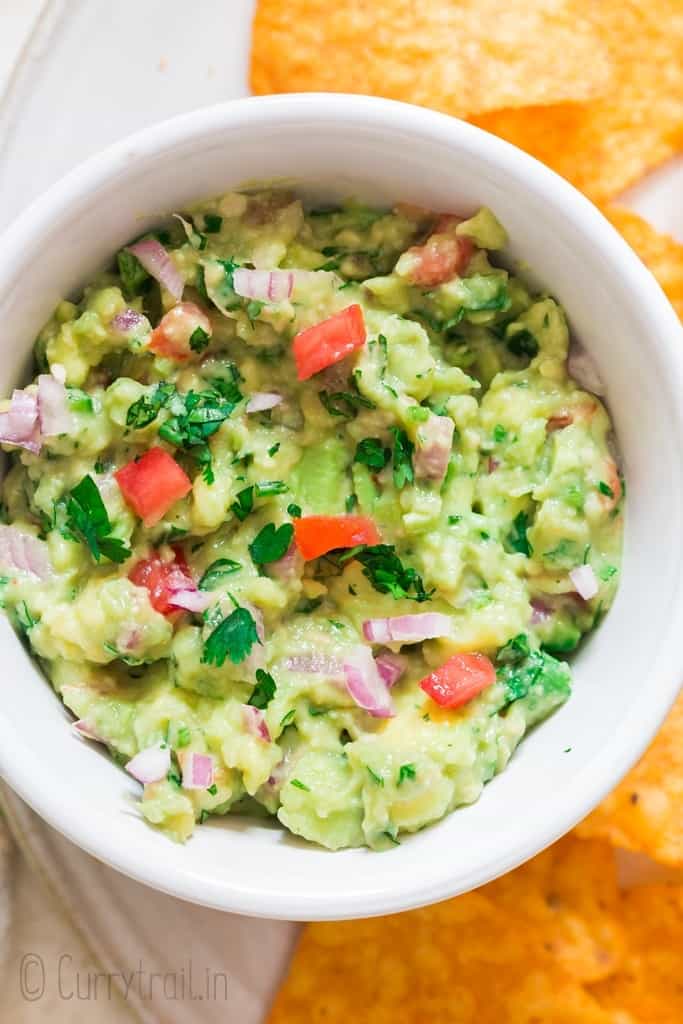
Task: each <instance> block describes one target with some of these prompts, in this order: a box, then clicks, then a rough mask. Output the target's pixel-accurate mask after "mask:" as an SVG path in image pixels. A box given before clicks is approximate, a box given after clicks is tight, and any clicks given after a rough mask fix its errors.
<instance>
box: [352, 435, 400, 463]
mask: <svg viewBox="0 0 683 1024" xmlns="http://www.w3.org/2000/svg"><path fill="white" fill-rule="evenodd" d="M390 458H391V450H390V449H389V448H385V446H384V445H383V444H382V442H381V440H380V439H379V438H378V437H364V438H363V440H362V441H359V442H358V445H357V446H356V454H355V455H354V457H353V461H354V462H360V463H361V464H362V465H364V466H369V467H370V469H374V470H380V469H384V467H385V466H386V464H387V463H388V461H389V459H390Z"/></svg>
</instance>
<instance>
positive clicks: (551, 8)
mask: <svg viewBox="0 0 683 1024" xmlns="http://www.w3.org/2000/svg"><path fill="white" fill-rule="evenodd" d="M590 7H591V0H421V2H419V3H417V2H416V0H385V2H384V3H371V2H369V0H336V2H333V3H331V2H330V0H289V2H288V3H282V2H281V0H260V2H259V5H258V8H257V12H256V17H255V21H254V31H253V47H252V62H251V86H252V89H253V91H254V92H255V93H273V92H309V91H319V92H352V93H364V94H375V95H378V96H388V97H390V98H392V99H398V100H406V101H408V102H410V103H417V104H420V105H422V106H427V107H432V108H434V109H435V110H443V111H445V112H446V113H448V114H455V115H458V116H461V117H462V116H466V115H470V114H475V113H481V112H483V111H486V110H496V109H499V108H500V107H520V106H528V105H529V104H533V103H559V102H562V101H564V100H573V101H578V100H586V99H590V98H592V97H594V96H598V95H602V94H604V92H605V90H606V89H607V86H608V82H609V79H610V77H611V68H610V65H609V60H608V57H607V48H606V46H605V45H604V44H603V42H602V39H601V37H600V36H599V35H598V34H597V33H596V32H595V31H594V29H593V28H592V26H591V24H590V22H589V21H588V20H587V13H588V11H589V10H590Z"/></svg>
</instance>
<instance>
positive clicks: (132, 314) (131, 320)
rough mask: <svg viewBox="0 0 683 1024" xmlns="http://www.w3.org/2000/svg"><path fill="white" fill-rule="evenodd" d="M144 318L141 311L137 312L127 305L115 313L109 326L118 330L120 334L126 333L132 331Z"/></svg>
mask: <svg viewBox="0 0 683 1024" xmlns="http://www.w3.org/2000/svg"><path fill="white" fill-rule="evenodd" d="M146 319H147V317H145V316H143V315H142V313H138V311H137V309H130V307H128V308H127V309H123V310H121V312H120V313H117V314H116V316H115V317H114V319H113V320H112V322H111V326H112V327H113V328H114V330H115V331H120V333H121V334H128V332H129V331H134V330H135V328H136V327H139V326H140V324H141V323H142V322H143V320H146Z"/></svg>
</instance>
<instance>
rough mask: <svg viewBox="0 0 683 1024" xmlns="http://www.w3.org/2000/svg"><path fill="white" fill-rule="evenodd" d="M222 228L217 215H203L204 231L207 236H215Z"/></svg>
mask: <svg viewBox="0 0 683 1024" xmlns="http://www.w3.org/2000/svg"><path fill="white" fill-rule="evenodd" d="M222 226H223V218H222V217H221V216H219V215H218V214H217V213H205V214H204V230H205V231H206V233H207V235H215V234H217V233H218V232H219V231H220V229H221V227H222Z"/></svg>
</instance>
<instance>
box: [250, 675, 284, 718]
mask: <svg viewBox="0 0 683 1024" xmlns="http://www.w3.org/2000/svg"><path fill="white" fill-rule="evenodd" d="M276 690H277V686H276V685H275V680H274V679H273V677H272V676H271V674H270V673H269V672H266V671H265V670H264V669H262V668H257V669H256V686H255V687H254V689H253V690H252V693H251V697H250V698H249V700H248V701H247V704H251V706H252V707H253V708H260V709H261V710H262V711H263V710H264V709H265V708H267V707H268V705H269V704H270V702H271V700H272V699H273V697H274V696H275V691H276Z"/></svg>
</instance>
